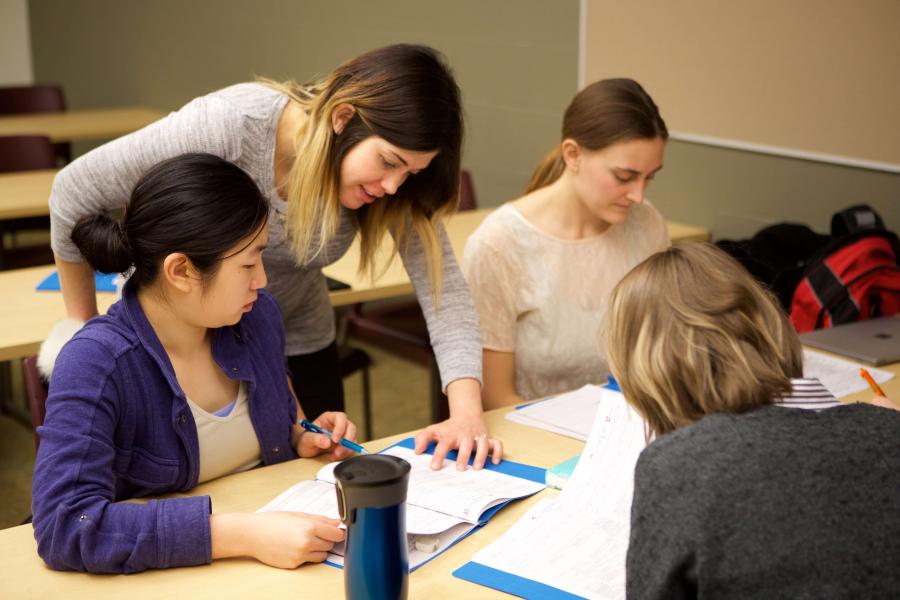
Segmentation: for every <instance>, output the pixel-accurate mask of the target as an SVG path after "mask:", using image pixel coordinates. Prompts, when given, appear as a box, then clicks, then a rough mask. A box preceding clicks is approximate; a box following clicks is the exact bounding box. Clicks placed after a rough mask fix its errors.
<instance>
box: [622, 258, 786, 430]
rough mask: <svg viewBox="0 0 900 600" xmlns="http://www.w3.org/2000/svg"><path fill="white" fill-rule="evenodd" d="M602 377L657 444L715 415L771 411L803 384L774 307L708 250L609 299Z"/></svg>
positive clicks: (647, 267) (651, 270)
mask: <svg viewBox="0 0 900 600" xmlns="http://www.w3.org/2000/svg"><path fill="white" fill-rule="evenodd" d="M605 330H606V344H607V353H608V357H609V364H610V368H611V370H612V372H613V375H614V376H615V377H616V378H617V380H618V381H619V384H620V385H621V388H622V392H623V393H624V395H625V398H626V399H627V400H628V402H629V403H631V404H632V405H633V406H634V408H635V409H636V410H637V411H638V412H639V413H640V414H641V415H642V416H643V417H644V419H645V420H646V421H647V423H648V426H649V428H650V431H651V432H652V433H654V434H656V435H657V436H659V435H663V434H665V433H668V432H670V431H673V430H675V429H677V428H679V427H683V426H685V425H688V424H690V423H693V422H695V421H697V420H699V419H701V418H702V417H703V416H704V415H708V414H712V413H718V412H732V413H742V412H746V411H750V410H753V409H755V408H758V407H760V406H764V405H767V404H771V403H773V402H775V400H776V399H777V398H778V397H780V396H783V395H785V394H787V393H789V392H790V390H791V382H790V380H791V378H793V377H801V376H802V371H803V362H802V349H801V345H800V340H799V338H798V337H797V334H796V332H795V331H794V330H793V328H792V327H791V325H790V323H789V322H788V320H787V317H786V316H785V314H784V313H783V312H782V310H781V308H780V306H779V304H778V302H777V301H776V300H775V298H774V297H773V296H772V294H770V293H769V292H767V291H766V290H764V289H763V288H762V287H761V286H760V285H759V284H758V283H757V282H756V281H755V280H754V279H753V278H752V277H751V276H750V274H749V273H748V272H747V271H746V270H745V269H744V268H743V267H742V266H741V265H740V264H739V263H738V262H737V261H735V260H734V259H732V258H731V257H730V256H728V255H727V254H725V253H724V252H723V251H721V250H719V249H718V248H716V247H715V246H712V245H710V244H700V243H696V242H694V243H685V244H682V245H676V246H673V247H672V248H669V249H668V250H665V251H663V252H659V253H657V254H654V255H653V256H651V257H650V258H648V259H647V260H645V261H644V262H643V263H641V264H640V265H638V266H637V267H635V269H634V270H632V271H631V272H630V273H628V275H626V276H625V278H623V279H622V281H621V282H619V284H618V285H617V286H616V288H615V289H614V290H613V293H612V299H611V302H610V310H609V311H608V313H607V321H606V327H605Z"/></svg>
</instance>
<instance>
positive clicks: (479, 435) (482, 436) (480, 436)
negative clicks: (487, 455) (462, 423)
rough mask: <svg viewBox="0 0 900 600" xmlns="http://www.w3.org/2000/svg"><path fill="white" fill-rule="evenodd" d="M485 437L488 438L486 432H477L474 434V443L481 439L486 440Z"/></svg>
mask: <svg viewBox="0 0 900 600" xmlns="http://www.w3.org/2000/svg"><path fill="white" fill-rule="evenodd" d="M486 439H488V436H487V434H486V433H479V434H478V435H476V436H475V443H478V442H480V441H481V440H486Z"/></svg>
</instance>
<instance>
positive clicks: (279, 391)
mask: <svg viewBox="0 0 900 600" xmlns="http://www.w3.org/2000/svg"><path fill="white" fill-rule="evenodd" d="M268 208H269V207H268V202H267V201H266V199H265V197H264V196H263V195H262V194H261V193H260V191H259V189H258V187H257V186H256V184H255V183H254V182H253V180H252V179H251V178H250V177H249V176H248V175H247V174H246V173H244V172H243V171H242V170H241V169H240V168H238V167H236V166H234V165H232V164H231V163H228V162H226V161H224V160H222V159H220V158H217V157H215V156H212V155H208V154H185V155H182V156H179V157H176V158H173V159H170V160H167V161H165V162H162V163H160V164H158V165H156V166H155V167H153V168H152V169H151V170H150V171H149V172H147V173H146V174H145V175H144V176H143V177H142V178H141V180H140V181H139V182H138V183H137V185H136V186H135V188H134V191H133V193H132V197H131V201H130V203H129V205H128V208H127V209H126V211H125V214H124V217H123V218H122V219H121V220H113V219H111V218H110V217H108V216H106V215H98V216H95V217H89V218H85V219H82V220H81V221H79V222H78V224H77V225H76V226H75V229H74V231H73V233H72V239H73V241H74V242H75V243H76V245H77V246H78V248H79V249H80V250H81V252H82V254H83V255H84V256H85V258H86V259H87V260H88V261H89V262H90V264H91V265H92V266H93V267H95V268H97V269H99V270H101V271H105V272H123V271H126V270H127V269H129V268H130V267H132V266H133V267H134V272H133V274H132V275H131V277H130V279H129V280H128V283H127V284H126V286H125V289H124V293H123V297H122V299H121V300H120V301H119V302H117V303H115V304H114V305H113V306H112V307H111V308H110V309H109V312H108V313H107V315H105V316H101V317H97V318H94V319H92V320H91V321H89V322H88V323H87V325H85V327H84V328H83V329H81V330H80V331H79V332H78V333H77V334H76V335H75V336H74V337H73V338H72V340H71V341H69V342H68V344H66V346H65V347H64V348H63V350H62V352H61V353H60V355H59V357H58V359H57V361H56V365H55V368H54V369H53V375H52V378H51V381H50V395H49V397H48V399H47V416H46V420H45V422H44V425H43V426H42V427H40V428H39V429H38V434H39V435H40V439H41V444H40V450H39V452H38V456H37V461H36V464H35V471H34V486H33V511H34V533H35V537H36V538H37V542H38V553H39V554H40V555H41V557H42V558H43V559H44V560H45V561H46V563H47V564H48V565H49V566H50V567H52V568H54V569H61V570H78V571H89V572H93V573H133V572H136V571H142V570H144V569H151V568H166V567H177V566H186V565H197V564H204V563H208V562H210V561H211V560H213V559H216V558H222V557H229V556H252V557H255V558H257V559H258V560H260V561H262V562H265V563H267V564H270V565H273V566H277V567H284V568H293V567H296V566H298V565H300V564H302V563H304V562H307V561H321V560H323V559H324V557H325V554H326V552H327V551H328V550H329V549H330V548H331V547H332V545H333V544H334V543H335V542H338V541H340V540H342V539H343V537H344V533H343V531H342V530H340V529H339V528H338V521H336V520H332V519H326V518H324V517H318V516H311V515H304V514H298V513H277V512H276V513H260V514H255V513H249V514H243V513H219V512H215V507H213V506H212V505H211V501H210V498H209V497H208V496H191V497H184V498H171V499H164V500H150V501H149V502H147V503H143V504H135V503H129V502H123V501H124V500H128V499H131V498H138V497H142V496H153V495H159V494H165V493H169V492H187V491H189V490H191V489H193V488H194V487H195V486H196V485H197V484H198V483H201V482H203V481H206V480H209V479H213V478H216V477H220V476H222V475H226V474H229V473H235V472H238V471H243V470H246V469H251V468H253V467H255V466H257V465H260V464H266V465H268V464H273V463H278V462H282V461H286V460H290V459H293V458H296V457H297V456H298V455H299V456H303V457H306V456H315V455H317V454H320V453H322V452H328V451H331V452H332V457H333V458H335V459H338V458H342V457H344V456H346V455H347V454H349V451H348V450H346V449H345V448H343V447H342V446H339V445H337V444H336V442H338V441H340V439H341V438H342V437H347V438H349V439H354V438H355V434H356V428H355V426H354V425H353V424H352V423H350V422H349V421H348V420H347V417H346V416H345V415H344V414H343V413H339V412H326V413H324V414H322V415H321V416H320V417H319V418H318V419H317V422H318V424H319V425H321V426H322V427H325V428H327V429H330V430H332V431H333V432H334V433H333V438H331V439H330V438H327V437H325V436H321V435H318V434H314V433H307V432H305V431H304V430H303V429H301V428H300V427H299V426H298V425H297V424H296V423H297V420H298V418H302V417H303V412H302V409H301V408H300V406H299V405H298V403H297V401H296V399H295V398H294V396H293V394H292V393H291V390H290V387H289V382H288V377H287V373H288V372H287V368H286V365H285V359H284V340H285V337H284V329H283V325H282V321H281V317H280V314H279V311H278V306H277V304H276V303H275V301H274V300H273V299H272V297H271V296H269V295H268V294H267V293H266V292H265V290H263V289H261V288H263V287H264V286H265V285H266V273H265V271H264V269H263V263H262V252H263V250H264V249H265V247H266V243H267V241H268V237H269V234H268V223H267V218H268V214H269V210H268Z"/></svg>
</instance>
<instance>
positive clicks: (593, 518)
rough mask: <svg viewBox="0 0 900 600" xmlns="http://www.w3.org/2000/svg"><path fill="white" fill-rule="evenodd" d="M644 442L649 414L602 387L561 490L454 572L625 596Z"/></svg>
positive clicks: (558, 592) (534, 590) (511, 587)
mask: <svg viewBox="0 0 900 600" xmlns="http://www.w3.org/2000/svg"><path fill="white" fill-rule="evenodd" d="M645 446H646V434H645V427H644V421H643V420H642V419H641V418H640V416H639V415H638V414H637V413H636V412H635V411H634V410H633V409H632V408H631V407H630V406H628V404H627V403H626V402H625V398H624V397H623V396H622V395H621V394H620V393H618V392H613V391H611V390H601V391H600V401H599V403H598V408H597V412H596V418H595V419H594V421H593V431H592V433H591V436H590V438H589V439H588V442H587V444H586V445H585V449H584V452H582V455H581V459H580V460H579V461H578V466H577V467H576V468H575V471H574V473H572V477H571V478H570V479H569V481H568V483H567V484H566V486H565V488H564V489H563V490H562V492H560V494H559V496H558V497H557V498H556V499H555V500H544V501H542V502H540V503H538V504H536V505H535V506H534V507H533V508H532V509H531V510H530V511H528V513H526V514H525V516H524V517H522V518H521V519H520V520H519V521H517V522H516V524H515V525H513V526H512V527H511V528H510V529H509V530H508V531H507V532H506V533H505V534H503V535H502V536H501V537H500V538H498V539H497V540H496V541H494V542H493V543H492V544H491V545H489V546H487V547H486V548H484V549H483V550H481V551H480V552H478V553H477V554H475V556H473V557H472V561H471V562H469V563H467V564H466V565H464V566H463V567H461V568H460V569H458V570H457V571H456V572H454V575H456V576H457V577H460V578H462V579H466V580H468V581H473V582H475V583H480V584H482V585H486V586H488V587H493V588H496V589H500V590H502V591H505V592H509V593H511V594H515V595H518V596H522V597H525V598H570V597H573V596H574V597H584V598H624V597H625V557H626V554H627V551H628V537H629V532H630V516H631V498H632V494H633V491H634V467H635V464H636V463H637V458H638V456H639V455H640V453H641V450H643V449H644V447H645Z"/></svg>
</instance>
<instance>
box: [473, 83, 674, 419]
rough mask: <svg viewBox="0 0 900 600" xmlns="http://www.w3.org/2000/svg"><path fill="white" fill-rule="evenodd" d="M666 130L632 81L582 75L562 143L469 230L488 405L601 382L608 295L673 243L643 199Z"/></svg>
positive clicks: (657, 166) (606, 370)
mask: <svg viewBox="0 0 900 600" xmlns="http://www.w3.org/2000/svg"><path fill="white" fill-rule="evenodd" d="M667 137H668V132H667V130H666V125H665V122H664V121H663V120H662V117H660V115H659V111H658V109H657V107H656V104H654V102H653V100H652V99H651V98H650V96H649V95H648V94H647V93H646V92H645V91H644V89H643V88H642V87H641V86H640V85H639V84H638V83H636V82H635V81H632V80H630V79H606V80H602V81H598V82H595V83H593V84H591V85H589V86H588V87H586V88H585V89H584V90H582V91H581V92H579V93H578V94H577V95H576V96H575V98H574V99H573V100H572V103H571V104H570V105H569V107H568V108H567V109H566V113H565V117H564V119H563V128H562V142H561V143H560V144H558V145H557V146H556V147H555V148H554V149H553V151H552V152H551V153H550V154H549V155H548V156H547V157H546V158H545V159H544V161H543V163H542V164H541V165H540V166H539V167H538V168H537V170H536V171H535V173H534V175H533V176H532V179H531V182H530V183H529V185H528V192H527V193H526V195H525V196H523V197H522V198H519V199H518V200H514V201H512V202H509V203H506V204H504V205H503V206H501V207H500V208H498V209H497V210H496V211H495V212H494V213H492V214H491V215H490V216H488V218H487V219H485V221H484V222H483V223H482V224H481V226H480V227H479V228H478V230H476V231H475V233H474V234H473V235H472V237H470V238H469V240H468V242H467V244H466V248H465V253H464V256H463V272H464V274H465V275H466V278H467V280H468V283H469V287H470V288H471V291H472V296H473V297H474V299H475V304H476V307H477V308H478V314H479V318H480V320H481V330H482V336H483V340H484V342H483V343H484V399H485V403H486V405H487V407H489V408H496V407H498V406H506V405H510V404H515V403H517V402H521V401H523V400H532V399H535V398H540V397H542V396H547V395H550V394H555V393H558V392H564V391H566V390H570V389H574V388H577V387H580V386H582V385H584V384H586V383H602V382H603V381H605V379H606V377H607V375H608V374H609V368H608V366H607V364H606V359H605V356H604V354H603V350H602V348H600V346H599V344H598V342H597V340H598V339H599V335H598V332H599V329H600V324H601V322H602V321H603V316H604V314H605V310H606V305H607V302H608V299H609V296H610V293H611V292H612V289H613V288H614V287H615V285H616V284H617V283H618V282H619V280H620V279H622V277H624V276H625V274H626V273H627V272H628V271H629V270H630V269H631V268H632V267H634V266H635V265H637V264H638V263H639V262H641V261H642V260H644V259H645V258H647V257H648V256H650V255H651V254H653V253H654V252H656V251H658V250H662V249H664V248H666V247H668V245H669V239H668V235H667V233H666V226H665V222H664V221H663V218H662V216H660V214H659V212H658V211H657V210H656V209H655V208H654V207H653V206H652V205H651V204H650V203H649V202H647V201H646V200H645V199H644V192H645V191H646V188H647V185H648V184H649V182H650V180H652V179H653V176H654V175H655V174H656V173H657V172H658V171H659V170H660V169H661V168H662V159H663V150H664V146H665V141H666V139H667Z"/></svg>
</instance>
